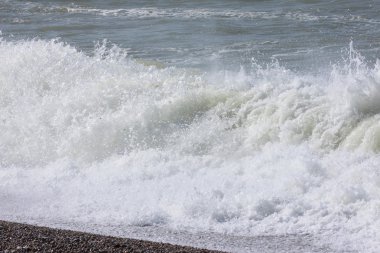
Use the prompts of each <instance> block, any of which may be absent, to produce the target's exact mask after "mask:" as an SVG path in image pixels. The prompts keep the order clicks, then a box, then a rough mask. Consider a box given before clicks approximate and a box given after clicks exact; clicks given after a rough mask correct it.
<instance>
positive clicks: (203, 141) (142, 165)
mask: <svg viewBox="0 0 380 253" xmlns="http://www.w3.org/2000/svg"><path fill="white" fill-rule="evenodd" d="M350 52H351V58H350V57H349V58H348V60H347V63H346V64H341V65H337V66H335V67H333V68H332V70H331V72H330V73H325V74H324V75H323V74H320V75H318V76H308V75H301V74H297V73H294V72H291V71H289V70H287V69H285V68H283V67H281V66H280V65H279V64H272V65H270V66H268V67H265V68H263V67H261V66H259V65H257V66H254V68H253V70H252V71H250V72H248V71H244V70H241V71H240V72H239V73H214V74H211V73H205V74H197V73H194V72H193V71H190V70H186V69H176V68H161V69H159V68H156V67H154V66H144V65H142V64H138V63H136V62H135V61H133V60H130V59H128V57H126V53H125V52H124V51H123V50H122V49H120V48H117V47H112V48H111V49H107V48H106V47H105V46H99V47H98V48H97V49H96V50H95V52H94V56H87V55H85V54H84V53H81V52H78V51H77V50H76V49H75V48H73V47H70V46H69V45H65V44H64V43H62V42H57V41H42V40H32V41H17V42H8V41H4V40H3V41H1V42H0V59H1V64H0V88H1V92H0V133H1V134H0V165H1V166H0V201H1V205H0V213H1V215H2V216H3V217H5V216H8V217H9V216H13V217H16V216H19V217H24V218H30V219H32V218H33V219H38V218H41V217H43V218H45V219H52V220H54V219H55V220H64V221H73V222H91V223H96V224H100V225H101V224H117V225H119V226H120V225H121V226H123V225H125V226H128V225H136V226H149V225H158V226H163V227H168V228H175V229H178V228H181V229H187V230H191V231H215V232H226V233H229V234H232V235H259V234H281V233H302V234H303V233H313V234H317V235H319V236H321V237H322V238H323V239H324V240H325V241H330V243H331V244H332V245H333V247H336V248H337V249H346V250H348V249H354V250H359V251H364V252H376V249H377V248H378V247H379V243H378V242H379V241H380V240H379V227H380V223H379V222H380V211H379V210H380V194H379V193H380V174H379V170H378V168H379V165H380V158H379V156H378V152H379V150H380V149H379V147H380V142H379V141H377V140H378V138H379V137H378V136H380V135H379V134H380V133H379V131H378V129H379V124H378V119H379V116H378V113H379V110H380V106H379V104H378V96H379V92H378V90H379V88H378V87H379V85H380V63H379V62H377V63H376V64H375V66H374V67H372V68H370V67H369V66H367V65H366V64H365V61H364V59H362V57H360V55H359V54H357V53H355V51H354V50H353V48H351V50H350Z"/></svg>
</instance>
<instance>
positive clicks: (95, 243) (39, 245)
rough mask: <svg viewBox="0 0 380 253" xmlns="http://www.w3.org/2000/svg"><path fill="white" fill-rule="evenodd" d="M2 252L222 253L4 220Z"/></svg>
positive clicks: (0, 233) (0, 226) (0, 223)
mask: <svg viewBox="0 0 380 253" xmlns="http://www.w3.org/2000/svg"><path fill="white" fill-rule="evenodd" d="M0 252H147V253H149V252H158V253H160V252H162V253H165V252H190V253H222V251H215V250H207V249H200V248H193V247H188V246H180V245H174V244H169V243H160V242H152V241H145V240H137V239H129V238H121V237H113V236H104V235H99V234H91V233H86V232H78V231H72V230H65V229H56V228H49V227H43V226H35V225H28V224H23V223H16V222H8V221H2V220H0Z"/></svg>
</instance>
